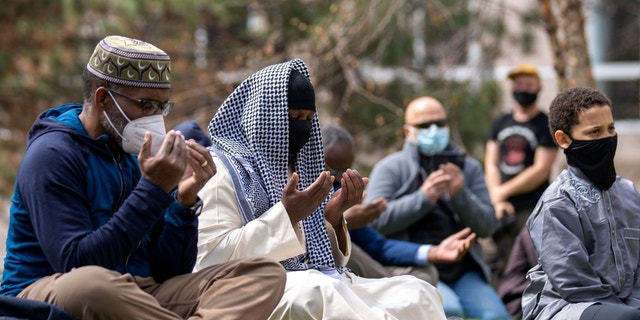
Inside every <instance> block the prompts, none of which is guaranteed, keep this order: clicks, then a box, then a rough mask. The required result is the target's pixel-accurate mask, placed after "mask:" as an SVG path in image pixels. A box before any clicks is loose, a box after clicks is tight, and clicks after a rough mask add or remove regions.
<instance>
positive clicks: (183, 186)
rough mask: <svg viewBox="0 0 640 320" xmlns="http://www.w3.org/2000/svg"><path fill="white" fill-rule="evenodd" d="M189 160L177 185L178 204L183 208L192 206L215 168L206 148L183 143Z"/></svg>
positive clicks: (190, 142) (214, 171)
mask: <svg viewBox="0 0 640 320" xmlns="http://www.w3.org/2000/svg"><path fill="white" fill-rule="evenodd" d="M185 143H186V146H187V150H188V152H189V153H188V154H189V159H188V162H187V163H188V165H187V168H186V170H185V171H184V175H183V176H182V179H180V182H179V183H178V194H177V195H176V198H177V199H178V202H180V204H182V205H183V206H185V207H190V206H193V205H194V204H195V203H196V201H197V200H198V191H200V189H202V187H203V186H204V185H205V184H206V183H207V181H209V179H211V177H213V176H214V175H215V174H216V172H217V168H216V165H215V164H214V163H213V158H211V153H209V150H207V148H205V147H203V146H202V145H200V144H198V143H197V142H195V140H193V139H191V140H187V141H185Z"/></svg>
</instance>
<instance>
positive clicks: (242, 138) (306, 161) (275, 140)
mask: <svg viewBox="0 0 640 320" xmlns="http://www.w3.org/2000/svg"><path fill="white" fill-rule="evenodd" d="M292 69H296V70H297V71H299V72H300V73H301V74H303V75H304V76H305V77H307V78H309V72H308V70H307V67H306V65H305V64H304V62H303V61H302V60H300V59H294V60H291V61H288V62H285V63H281V64H276V65H272V66H269V67H266V68H264V69H262V70H260V71H258V72H256V73H254V74H253V75H251V76H250V77H249V78H247V79H246V80H245V81H244V82H242V83H241V84H240V85H239V86H238V87H237V88H236V89H235V90H234V91H233V92H232V93H231V95H230V96H229V97H227V99H226V100H225V101H224V103H223V104H222V106H221V107H220V109H219V110H218V112H217V113H216V115H215V116H214V117H213V119H211V122H210V123H209V134H210V135H211V138H212V140H213V146H212V150H214V151H215V152H216V153H217V154H218V156H219V157H220V159H221V160H222V162H223V163H224V165H225V167H226V168H227V169H228V170H229V172H230V173H231V175H232V177H233V182H234V187H235V190H236V194H237V198H238V203H239V207H240V211H241V213H242V219H243V223H244V224H246V223H248V222H249V221H251V220H253V219H255V218H257V217H259V216H261V215H262V214H263V213H265V212H266V211H267V210H268V209H269V208H271V207H272V206H274V205H275V204H277V203H278V202H279V201H280V200H281V199H282V190H283V189H284V187H285V185H286V183H287V179H288V168H287V161H288V150H289V141H288V140H289V114H288V106H287V89H288V80H289V74H290V73H291V70H292ZM324 168H325V166H324V155H323V151H322V137H321V133H320V125H319V122H318V117H317V115H316V116H314V118H313V121H312V129H311V137H310V138H309V141H308V142H307V143H306V144H305V145H304V147H303V148H302V149H301V150H300V152H299V153H298V158H297V161H296V163H295V164H294V171H295V172H297V173H298V174H299V175H300V183H299V184H298V189H299V190H302V189H304V188H307V187H308V186H309V185H311V184H312V183H313V182H314V181H315V179H317V177H318V176H319V175H320V173H321V172H322V171H323V170H324ZM327 200H328V198H327ZM327 200H325V201H324V202H323V204H322V205H321V206H320V207H319V208H318V209H316V210H315V211H314V212H313V213H312V214H311V215H310V216H308V217H307V218H305V219H304V220H303V222H302V225H303V230H304V233H305V238H306V245H307V254H308V257H307V256H305V255H300V256H298V257H294V258H290V259H287V260H284V261H281V263H282V264H283V265H284V267H285V268H286V269H287V270H304V269H309V268H319V269H321V268H327V267H329V268H334V267H335V262H334V260H333V255H332V251H331V243H330V241H329V237H328V235H327V230H326V228H325V225H324V208H325V205H326V202H327ZM307 258H308V259H307Z"/></svg>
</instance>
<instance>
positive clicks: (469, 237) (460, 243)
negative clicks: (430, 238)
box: [427, 227, 476, 263]
mask: <svg viewBox="0 0 640 320" xmlns="http://www.w3.org/2000/svg"><path fill="white" fill-rule="evenodd" d="M475 240H476V234H475V233H473V232H471V228H468V227H467V228H464V229H462V230H460V231H458V232H456V233H454V234H452V235H450V236H448V237H447V238H445V239H444V240H442V242H440V244H438V245H435V246H433V247H431V250H429V256H428V257H427V258H428V261H429V262H430V263H451V262H456V261H459V260H460V259H462V257H464V255H465V254H467V252H468V251H469V249H471V246H472V245H473V243H474V241H475Z"/></svg>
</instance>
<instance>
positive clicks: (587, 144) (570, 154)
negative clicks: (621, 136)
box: [564, 135, 618, 190]
mask: <svg viewBox="0 0 640 320" xmlns="http://www.w3.org/2000/svg"><path fill="white" fill-rule="evenodd" d="M617 146H618V135H615V136H613V137H607V138H602V139H597V140H573V141H572V142H571V144H570V145H569V147H568V148H567V149H564V154H565V155H566V156H567V163H569V165H570V166H573V167H576V168H578V169H580V171H582V173H584V174H585V175H586V176H587V177H588V178H589V180H591V182H593V184H595V185H596V186H597V187H598V188H600V189H602V190H608V189H609V188H611V186H612V185H613V183H614V182H615V181H616V168H615V166H614V164H613V158H614V157H615V155H616V148H617Z"/></svg>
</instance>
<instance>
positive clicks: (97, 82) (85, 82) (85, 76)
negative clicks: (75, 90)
mask: <svg viewBox="0 0 640 320" xmlns="http://www.w3.org/2000/svg"><path fill="white" fill-rule="evenodd" d="M99 87H105V88H107V89H111V90H116V89H118V88H120V86H119V85H117V84H115V83H113V82H109V81H106V80H102V79H100V78H98V77H96V76H95V75H94V74H93V73H91V72H89V70H88V69H87V68H86V67H85V68H84V71H83V72H82V98H83V100H84V103H85V104H86V103H90V100H91V95H92V94H93V92H95V91H96V89H98V88H99Z"/></svg>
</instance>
